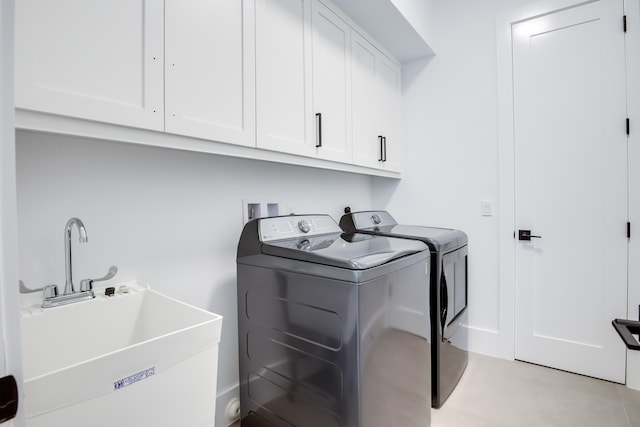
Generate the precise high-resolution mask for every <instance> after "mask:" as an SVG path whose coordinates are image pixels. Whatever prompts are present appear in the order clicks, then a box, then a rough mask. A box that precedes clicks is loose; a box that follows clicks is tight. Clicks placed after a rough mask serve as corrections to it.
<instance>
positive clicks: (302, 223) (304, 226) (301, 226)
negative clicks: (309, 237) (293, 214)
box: [298, 219, 311, 233]
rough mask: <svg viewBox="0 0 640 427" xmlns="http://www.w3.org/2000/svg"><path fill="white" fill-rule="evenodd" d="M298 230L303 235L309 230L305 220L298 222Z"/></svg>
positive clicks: (309, 224) (307, 222) (309, 226)
mask: <svg viewBox="0 0 640 427" xmlns="http://www.w3.org/2000/svg"><path fill="white" fill-rule="evenodd" d="M298 229H299V230H300V231H302V232H303V233H308V232H309V230H311V223H310V222H309V221H308V220H306V219H301V220H300V221H298Z"/></svg>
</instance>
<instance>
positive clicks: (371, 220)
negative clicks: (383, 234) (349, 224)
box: [351, 211, 398, 229]
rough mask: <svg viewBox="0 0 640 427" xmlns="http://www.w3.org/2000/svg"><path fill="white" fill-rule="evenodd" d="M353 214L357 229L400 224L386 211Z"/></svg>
mask: <svg viewBox="0 0 640 427" xmlns="http://www.w3.org/2000/svg"><path fill="white" fill-rule="evenodd" d="M351 216H352V218H353V223H354V225H355V226H356V228H357V229H365V228H374V227H386V226H390V225H397V224H398V223H397V222H396V220H395V219H393V217H392V216H391V214H389V212H386V211H365V212H354V213H352V214H351Z"/></svg>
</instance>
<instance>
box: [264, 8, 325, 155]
mask: <svg viewBox="0 0 640 427" xmlns="http://www.w3.org/2000/svg"><path fill="white" fill-rule="evenodd" d="M255 10H256V17H255V18H256V127H257V141H256V143H257V146H258V147H259V148H265V149H269V150H276V151H283V152H286V153H290V154H298V155H304V156H314V155H315V152H316V148H315V144H314V143H313V141H314V122H313V117H312V114H311V111H312V104H311V79H310V78H308V76H309V75H310V71H311V25H310V23H311V1H310V0H257V1H256V7H255Z"/></svg>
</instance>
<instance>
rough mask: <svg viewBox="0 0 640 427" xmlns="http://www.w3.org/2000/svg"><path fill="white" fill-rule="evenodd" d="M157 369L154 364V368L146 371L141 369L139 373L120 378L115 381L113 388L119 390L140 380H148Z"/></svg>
mask: <svg viewBox="0 0 640 427" xmlns="http://www.w3.org/2000/svg"><path fill="white" fill-rule="evenodd" d="M155 371H156V368H155V366H154V367H153V368H149V369H145V370H144V371H140V372H138V373H137V374H133V375H130V376H128V377H126V378H123V379H121V380H118V381H116V382H114V383H113V389H114V390H119V389H121V388H124V387H126V386H128V385H131V384H135V383H137V382H138V381H142V380H146V379H147V378H149V377H150V376H152V375H154V374H155Z"/></svg>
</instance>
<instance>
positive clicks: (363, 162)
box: [351, 31, 404, 172]
mask: <svg viewBox="0 0 640 427" xmlns="http://www.w3.org/2000/svg"><path fill="white" fill-rule="evenodd" d="M351 61H352V62H351V67H352V83H351V84H352V93H353V108H352V116H353V162H354V163H355V164H357V165H360V166H367V167H372V168H379V169H385V170H389V171H395V172H399V171H400V169H401V167H402V160H403V155H404V152H403V134H402V133H403V132H402V129H403V128H402V117H403V114H402V88H401V70H400V68H399V66H398V65H397V64H395V63H394V62H393V61H391V60H390V59H389V58H387V57H386V56H385V55H384V54H382V52H380V51H379V50H378V49H377V48H376V47H375V46H374V45H373V44H371V43H370V42H369V41H367V40H366V39H365V38H364V37H362V36H361V35H360V34H358V33H357V32H356V31H352V33H351Z"/></svg>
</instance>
